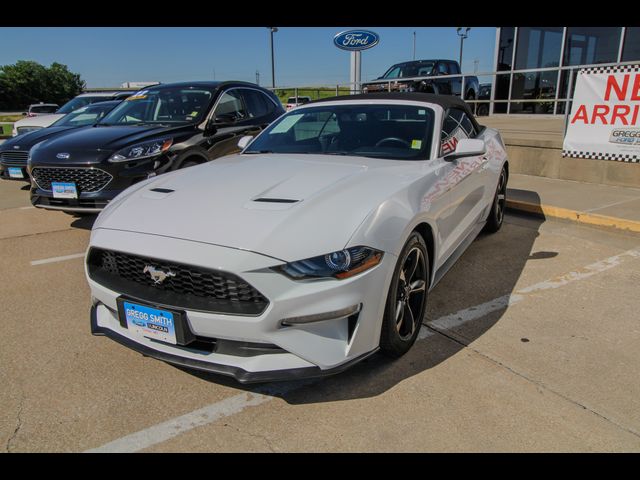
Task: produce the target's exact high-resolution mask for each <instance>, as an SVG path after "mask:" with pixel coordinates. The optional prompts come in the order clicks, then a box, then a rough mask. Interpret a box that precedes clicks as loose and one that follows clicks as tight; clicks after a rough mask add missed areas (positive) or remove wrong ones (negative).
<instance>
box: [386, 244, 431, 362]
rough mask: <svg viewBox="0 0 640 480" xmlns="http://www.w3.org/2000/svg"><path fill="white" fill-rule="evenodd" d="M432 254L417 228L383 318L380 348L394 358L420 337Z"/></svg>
mask: <svg viewBox="0 0 640 480" xmlns="http://www.w3.org/2000/svg"><path fill="white" fill-rule="evenodd" d="M428 282H429V254H428V252H427V246H426V244H425V242H424V239H423V238H422V236H421V235H420V234H419V233H417V232H413V233H412V234H411V236H410V237H409V239H408V240H407V242H406V243H405V246H404V248H403V249H402V253H401V254H400V257H399V258H398V263H397V264H396V268H395V271H394V273H393V278H392V279H391V285H390V287H389V293H388V295H387V303H386V306H385V310H384V317H383V321H382V332H381V334H380V350H381V351H382V352H383V353H384V354H386V355H388V356H390V357H393V358H398V357H401V356H402V355H404V354H405V353H407V351H409V349H410V348H411V346H412V345H413V344H414V342H415V341H416V338H418V333H419V332H420V327H421V326H422V319H423V318H424V313H425V309H426V305H427V290H428V285H429V284H428Z"/></svg>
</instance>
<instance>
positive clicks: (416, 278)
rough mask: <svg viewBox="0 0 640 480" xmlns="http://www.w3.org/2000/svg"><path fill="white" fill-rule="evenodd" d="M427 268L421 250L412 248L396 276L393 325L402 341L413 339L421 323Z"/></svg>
mask: <svg viewBox="0 0 640 480" xmlns="http://www.w3.org/2000/svg"><path fill="white" fill-rule="evenodd" d="M426 278H427V268H426V262H425V258H424V254H423V253H422V250H420V249H419V248H418V247H414V248H412V249H411V250H410V251H409V253H408V254H407V256H406V257H405V260H404V262H403V264H402V268H401V270H400V275H399V276H398V284H397V293H396V306H395V323H396V331H397V332H398V335H399V336H400V339H401V340H403V341H407V340H409V339H410V338H411V337H413V334H414V333H415V331H416V329H418V328H420V325H421V323H422V314H423V312H424V301H425V298H426V293H427V282H426Z"/></svg>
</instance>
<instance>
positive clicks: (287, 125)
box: [269, 113, 304, 135]
mask: <svg viewBox="0 0 640 480" xmlns="http://www.w3.org/2000/svg"><path fill="white" fill-rule="evenodd" d="M303 116H304V114H302V113H301V114H299V115H289V116H288V117H285V118H283V119H282V121H281V122H280V123H279V124H278V125H276V126H275V127H273V130H271V131H270V132H269V135H272V134H274V133H287V132H288V131H289V130H291V127H293V126H294V125H295V124H296V123H298V121H299V120H300V119H301V118H302V117H303Z"/></svg>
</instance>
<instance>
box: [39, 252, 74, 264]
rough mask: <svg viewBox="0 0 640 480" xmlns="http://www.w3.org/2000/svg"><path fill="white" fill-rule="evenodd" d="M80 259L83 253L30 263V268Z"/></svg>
mask: <svg viewBox="0 0 640 480" xmlns="http://www.w3.org/2000/svg"><path fill="white" fill-rule="evenodd" d="M82 257H84V252H82V253H74V254H72V255H64V256H62V257H51V258H44V259H42V260H33V261H31V266H32V267H34V266H36V265H44V264H45V263H54V262H64V261H66V260H73V259H74V258H82Z"/></svg>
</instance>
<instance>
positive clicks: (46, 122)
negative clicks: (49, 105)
mask: <svg viewBox="0 0 640 480" xmlns="http://www.w3.org/2000/svg"><path fill="white" fill-rule="evenodd" d="M133 93H135V91H133V90H131V91H114V92H93V93H82V94H80V95H78V96H77V97H75V98H73V99H71V100H69V101H68V102H67V103H65V104H64V105H63V106H62V107H60V108H59V109H57V110H56V111H55V113H53V114H51V115H38V116H37V117H28V118H23V119H22V120H18V121H17V122H16V123H14V124H13V136H14V137H17V136H18V135H23V134H25V133H29V132H33V131H35V130H40V129H41V128H46V127H49V126H51V125H52V124H53V123H54V122H56V121H57V120H60V119H61V118H62V117H63V116H64V115H66V114H67V113H71V112H73V111H74V110H77V109H78V108H80V107H84V106H85V105H89V104H91V103H96V102H107V101H110V100H124V99H125V98H127V97H128V96H129V95H131V94H133Z"/></svg>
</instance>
